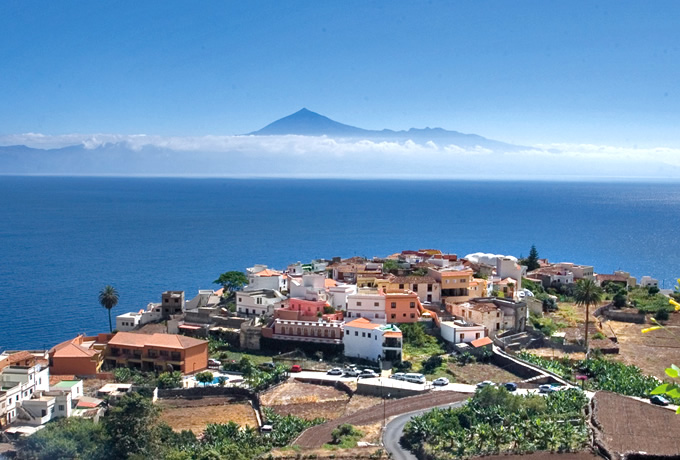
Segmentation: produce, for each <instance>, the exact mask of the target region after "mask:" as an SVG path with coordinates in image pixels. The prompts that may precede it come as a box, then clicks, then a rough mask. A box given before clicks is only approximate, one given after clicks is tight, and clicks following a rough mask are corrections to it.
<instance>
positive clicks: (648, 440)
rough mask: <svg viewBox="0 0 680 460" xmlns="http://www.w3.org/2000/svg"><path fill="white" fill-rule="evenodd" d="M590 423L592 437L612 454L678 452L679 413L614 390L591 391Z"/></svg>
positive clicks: (679, 440)
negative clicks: (592, 395)
mask: <svg viewBox="0 0 680 460" xmlns="http://www.w3.org/2000/svg"><path fill="white" fill-rule="evenodd" d="M593 406H594V410H593V422H594V423H593V425H594V426H595V427H596V439H597V440H599V441H600V442H601V443H602V444H603V445H604V447H605V448H606V449H607V450H608V451H609V453H610V454H613V455H622V454H624V453H630V452H646V453H647V454H648V455H649V456H663V455H666V456H673V458H677V457H675V456H677V455H678V452H680V437H678V432H680V416H677V415H676V414H675V413H674V411H672V410H668V409H664V408H661V407H656V406H652V405H651V404H647V403H645V402H641V401H637V400H635V399H631V398H626V397H624V396H620V395H617V394H615V393H609V392H604V391H599V392H597V393H596V394H595V398H594V404H593Z"/></svg>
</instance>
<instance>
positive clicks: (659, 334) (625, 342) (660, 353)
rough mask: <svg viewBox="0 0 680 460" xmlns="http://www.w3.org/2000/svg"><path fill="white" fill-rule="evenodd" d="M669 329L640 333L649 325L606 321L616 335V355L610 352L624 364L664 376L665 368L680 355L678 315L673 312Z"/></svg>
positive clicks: (675, 361)
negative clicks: (617, 349)
mask: <svg viewBox="0 0 680 460" xmlns="http://www.w3.org/2000/svg"><path fill="white" fill-rule="evenodd" d="M668 323H669V326H668V330H656V331H652V332H648V333H646V334H643V333H642V329H645V328H648V327H650V326H651V325H649V324H635V323H624V322H619V321H607V322H606V323H605V324H606V325H607V326H606V327H607V328H609V327H610V328H611V330H612V331H613V332H614V333H615V334H616V337H617V338H618V344H619V354H618V355H611V356H612V357H613V358H614V359H617V360H619V361H621V362H623V363H625V364H634V365H636V366H638V367H639V368H640V369H642V372H644V373H645V374H649V375H653V376H655V377H658V378H660V379H664V378H666V373H665V372H664V369H665V368H667V367H669V366H670V365H671V364H678V361H679V358H678V357H680V324H678V323H680V314H678V313H673V314H672V315H671V321H669V322H668Z"/></svg>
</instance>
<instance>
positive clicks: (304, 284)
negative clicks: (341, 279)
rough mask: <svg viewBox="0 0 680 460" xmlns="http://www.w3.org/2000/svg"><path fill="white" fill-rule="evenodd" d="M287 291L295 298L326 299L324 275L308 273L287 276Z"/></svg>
mask: <svg viewBox="0 0 680 460" xmlns="http://www.w3.org/2000/svg"><path fill="white" fill-rule="evenodd" d="M288 293H289V295H290V297H292V298H295V299H305V300H326V276H325V275H323V274H311V273H310V274H304V275H302V276H301V277H289V279H288Z"/></svg>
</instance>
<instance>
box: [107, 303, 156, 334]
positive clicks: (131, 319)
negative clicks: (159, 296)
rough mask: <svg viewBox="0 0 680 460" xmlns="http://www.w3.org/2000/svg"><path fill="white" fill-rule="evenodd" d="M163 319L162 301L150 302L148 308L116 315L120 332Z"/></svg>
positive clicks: (117, 327)
mask: <svg viewBox="0 0 680 460" xmlns="http://www.w3.org/2000/svg"><path fill="white" fill-rule="evenodd" d="M162 319H163V311H162V307H161V304H160V303H149V304H148V305H147V306H146V310H139V311H137V312H128V313H123V314H122V315H118V316H116V329H117V330H118V331H119V332H129V331H132V330H134V329H136V328H138V327H140V326H143V325H144V324H147V323H152V322H154V321H160V320H162Z"/></svg>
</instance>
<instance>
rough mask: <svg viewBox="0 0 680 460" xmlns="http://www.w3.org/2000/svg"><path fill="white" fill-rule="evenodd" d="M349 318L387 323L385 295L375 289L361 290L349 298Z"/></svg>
mask: <svg viewBox="0 0 680 460" xmlns="http://www.w3.org/2000/svg"><path fill="white" fill-rule="evenodd" d="M346 317H347V318H350V319H355V318H368V319H369V320H370V321H372V322H374V323H383V324H384V323H386V322H387V319H386V317H385V295H384V294H383V292H382V291H380V290H378V289H374V288H359V289H358V290H357V293H356V294H350V295H348V296H347V315H346Z"/></svg>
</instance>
